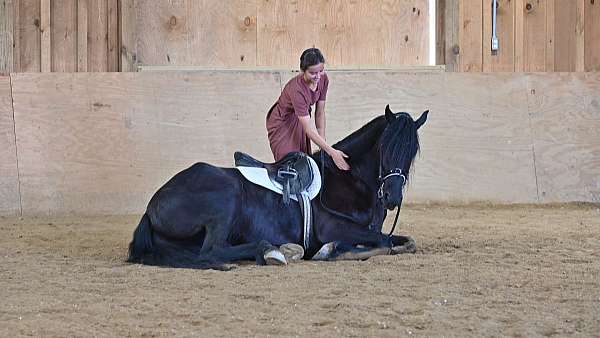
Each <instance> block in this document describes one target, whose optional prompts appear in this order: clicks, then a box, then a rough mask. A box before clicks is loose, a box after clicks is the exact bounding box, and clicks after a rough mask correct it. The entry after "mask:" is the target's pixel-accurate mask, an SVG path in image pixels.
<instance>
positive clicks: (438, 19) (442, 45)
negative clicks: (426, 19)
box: [430, 0, 446, 65]
mask: <svg viewBox="0 0 600 338" xmlns="http://www.w3.org/2000/svg"><path fill="white" fill-rule="evenodd" d="M445 8H446V0H435V64H436V65H443V64H445V63H446V61H445V60H446V54H445V51H446V35H445V34H446V33H445V32H446V29H445V28H446V27H445V20H444V16H445V14H446V9H445ZM430 13H431V11H430Z"/></svg>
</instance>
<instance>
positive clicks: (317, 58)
mask: <svg viewBox="0 0 600 338" xmlns="http://www.w3.org/2000/svg"><path fill="white" fill-rule="evenodd" d="M319 63H325V57H323V54H322V53H321V51H320V50H319V49H318V48H309V49H307V50H305V51H304V52H302V55H300V70H301V71H303V72H305V71H306V70H307V69H308V67H310V66H316V65H318V64H319Z"/></svg>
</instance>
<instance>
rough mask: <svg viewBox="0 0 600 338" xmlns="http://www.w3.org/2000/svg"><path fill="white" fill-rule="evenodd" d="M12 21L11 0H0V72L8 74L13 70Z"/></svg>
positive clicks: (12, 9)
mask: <svg viewBox="0 0 600 338" xmlns="http://www.w3.org/2000/svg"><path fill="white" fill-rule="evenodd" d="M13 21H14V8H13V1H12V0H2V1H0V74H9V73H11V72H12V71H13V63H14V62H13V35H14V22H13Z"/></svg>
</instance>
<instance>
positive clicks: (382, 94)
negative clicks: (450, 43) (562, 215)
mask: <svg viewBox="0 0 600 338" xmlns="http://www.w3.org/2000/svg"><path fill="white" fill-rule="evenodd" d="M292 74H293V73H288V72H268V71H236V72H232V71H200V72H199V71H194V72H172V71H171V72H152V73H143V72H142V73H88V74H81V73H70V74H36V73H29V74H13V75H12V79H11V83H12V86H13V88H12V92H13V100H14V104H13V108H14V130H16V144H15V143H13V142H14V139H13V138H15V134H14V133H13V132H12V131H11V128H10V124H11V122H12V119H11V118H10V117H11V115H10V113H6V114H4V117H3V118H2V119H1V120H0V122H1V121H4V122H2V124H0V127H2V128H3V129H2V130H4V131H5V133H6V137H5V138H4V140H2V139H0V142H3V145H7V148H4V147H3V148H2V150H4V149H8V150H6V151H5V152H6V153H3V157H2V161H3V162H2V165H0V172H2V175H4V176H3V177H4V180H3V181H2V182H0V183H2V186H1V187H2V191H7V193H6V197H7V199H6V200H5V201H3V203H5V204H6V203H8V204H6V206H5V205H2V207H3V208H4V209H3V210H4V211H2V212H7V211H6V210H15V205H16V206H17V208H20V207H22V209H23V213H24V214H57V213H81V214H102V213H109V214H110V213H140V212H142V211H143V209H144V207H145V205H146V203H147V202H148V200H149V198H150V197H151V195H152V194H153V193H154V191H156V189H158V187H160V186H161V185H162V184H163V183H164V182H166V180H168V179H169V178H170V177H171V176H172V175H174V174H175V173H177V172H178V171H180V170H182V169H184V168H186V167H188V166H189V165H191V164H193V163H195V162H197V161H205V162H210V163H213V164H216V165H220V166H227V167H229V166H231V165H232V163H233V158H232V155H233V152H234V151H236V150H241V151H245V152H248V153H251V154H253V155H255V156H257V157H258V158H259V159H262V160H265V161H268V160H270V159H271V158H272V157H271V154H270V151H269V147H268V142H267V136H266V130H265V126H264V123H265V115H266V110H267V109H268V107H270V106H271V104H272V102H273V101H274V100H275V99H276V97H277V95H278V93H279V92H280V90H281V86H282V85H283V84H284V83H285V80H284V79H286V78H288V77H290V76H292ZM329 75H330V79H331V87H330V95H329V96H328V97H329V100H328V104H327V111H328V139H329V140H330V141H331V142H334V141H337V140H340V139H341V138H342V137H344V136H346V135H348V134H349V133H350V132H352V131H354V130H356V129H357V128H359V127H360V126H362V125H363V124H365V123H366V122H368V121H369V120H370V119H372V118H374V117H375V116H377V115H380V114H382V113H383V110H384V107H385V105H386V104H390V106H391V107H392V109H394V110H395V111H407V112H410V113H411V114H412V115H413V116H417V115H419V114H420V113H421V112H422V111H423V110H425V109H429V110H430V114H429V119H428V122H427V124H426V125H425V126H424V127H423V129H422V130H421V131H420V140H421V153H420V155H419V157H418V158H417V160H416V163H415V168H414V172H413V173H412V175H413V177H412V182H411V185H410V187H409V190H408V192H407V194H406V201H407V202H458V203H464V202H478V201H486V202H495V203H547V202H567V201H586V202H600V169H599V168H600V134H598V133H597V130H598V129H600V100H599V99H598V97H600V73H532V74H527V75H523V74H515V73H502V74H498V73H493V74H492V73H475V74H474V73H445V72H430V73H418V74H415V73H402V72H392V71H380V72H376V71H372V72H358V71H355V72H329ZM0 80H1V79H0ZM1 83H2V82H1V81H0V84H1ZM4 83H5V87H6V86H8V85H9V82H8V79H6V80H5V82H4ZM1 90H2V86H0V91H1ZM4 92H5V97H6V98H7V99H6V100H5V101H6V103H7V105H8V106H10V100H8V93H9V91H8V90H5V91H4ZM464 93H469V95H464ZM0 103H1V102H0ZM5 110H6V109H5ZM15 149H16V153H17V154H18V156H17V159H18V174H16V173H17V172H16V169H15V168H16V164H15V163H16V161H15V156H14V154H15ZM5 156H6V157H5ZM15 177H17V178H18V180H17V179H16V178H15ZM17 181H18V182H19V184H20V188H18V185H17V184H16V182H17ZM5 187H8V188H5ZM6 201H10V203H9V202H6ZM15 203H17V204H15ZM17 210H18V209H17Z"/></svg>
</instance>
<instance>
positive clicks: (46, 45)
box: [40, 0, 52, 73]
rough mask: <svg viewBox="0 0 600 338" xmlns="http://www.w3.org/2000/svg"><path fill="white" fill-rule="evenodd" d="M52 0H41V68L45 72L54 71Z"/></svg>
mask: <svg viewBox="0 0 600 338" xmlns="http://www.w3.org/2000/svg"><path fill="white" fill-rule="evenodd" d="M51 24H52V23H51V12H50V0H40V35H41V36H40V68H41V71H42V72H43V73H49V72H51V71H52V49H51V48H52V31H51Z"/></svg>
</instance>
